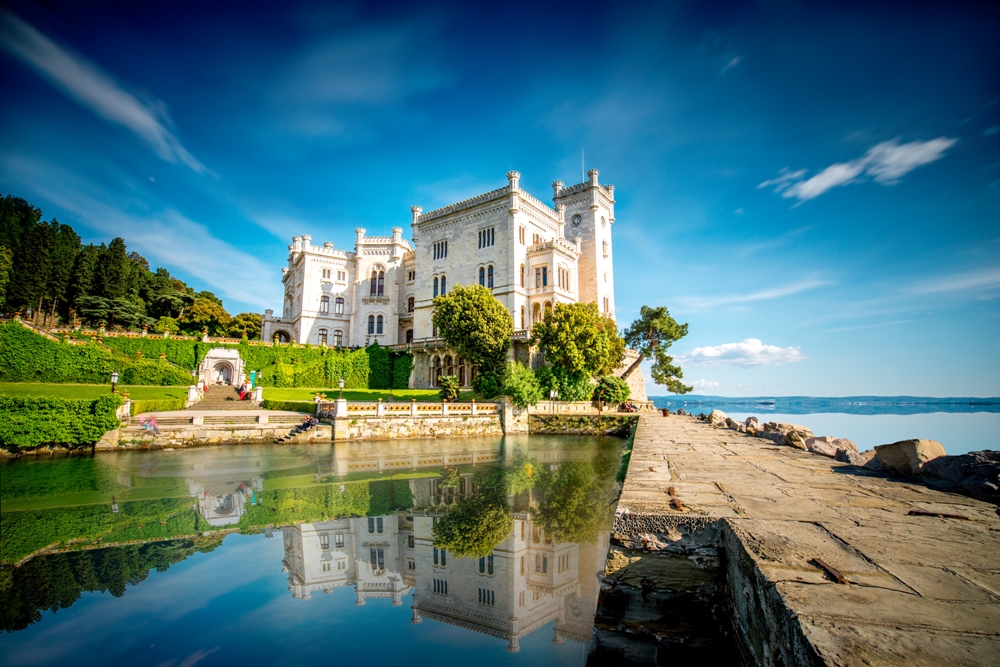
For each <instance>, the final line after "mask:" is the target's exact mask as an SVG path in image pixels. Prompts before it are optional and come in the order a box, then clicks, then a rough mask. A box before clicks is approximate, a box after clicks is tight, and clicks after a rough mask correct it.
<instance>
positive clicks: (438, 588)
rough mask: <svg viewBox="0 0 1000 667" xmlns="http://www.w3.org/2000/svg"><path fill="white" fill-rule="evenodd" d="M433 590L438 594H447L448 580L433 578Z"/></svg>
mask: <svg viewBox="0 0 1000 667" xmlns="http://www.w3.org/2000/svg"><path fill="white" fill-rule="evenodd" d="M434 592H435V593H437V594H438V595H447V594H448V582H447V581H445V580H444V579H435V580H434Z"/></svg>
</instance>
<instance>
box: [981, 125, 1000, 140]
mask: <svg viewBox="0 0 1000 667" xmlns="http://www.w3.org/2000/svg"><path fill="white" fill-rule="evenodd" d="M997 132H1000V127H998V126H996V125H992V126H990V127H988V128H986V129H985V130H983V136H984V137H992V136H993V135H994V134H996V133H997Z"/></svg>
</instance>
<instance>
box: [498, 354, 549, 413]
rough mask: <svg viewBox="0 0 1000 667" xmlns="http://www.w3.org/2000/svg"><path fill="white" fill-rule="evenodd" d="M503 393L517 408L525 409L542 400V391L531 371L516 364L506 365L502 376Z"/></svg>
mask: <svg viewBox="0 0 1000 667" xmlns="http://www.w3.org/2000/svg"><path fill="white" fill-rule="evenodd" d="M503 393H504V394H506V395H507V396H510V397H511V400H512V401H513V402H514V405H516V406H517V407H519V408H526V407H528V406H530V405H534V404H535V403H538V401H540V400H542V389H541V387H540V386H539V385H538V379H537V378H535V374H534V373H532V372H531V369H530V368H528V367H527V366H525V365H523V364H519V363H517V362H514V363H510V364H507V368H505V369H504V375H503Z"/></svg>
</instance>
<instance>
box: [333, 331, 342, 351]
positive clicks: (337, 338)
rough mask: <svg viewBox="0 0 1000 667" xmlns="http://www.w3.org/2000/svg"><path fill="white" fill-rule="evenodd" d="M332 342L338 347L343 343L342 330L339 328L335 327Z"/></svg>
mask: <svg viewBox="0 0 1000 667" xmlns="http://www.w3.org/2000/svg"><path fill="white" fill-rule="evenodd" d="M333 344H334V345H336V346H337V347H340V346H341V345H343V344H344V332H343V331H341V330H340V329H337V330H336V331H334V332H333Z"/></svg>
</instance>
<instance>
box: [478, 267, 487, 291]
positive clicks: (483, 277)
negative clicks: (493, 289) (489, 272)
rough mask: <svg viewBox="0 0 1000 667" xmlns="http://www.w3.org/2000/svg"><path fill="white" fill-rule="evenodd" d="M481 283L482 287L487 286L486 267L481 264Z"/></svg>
mask: <svg viewBox="0 0 1000 667" xmlns="http://www.w3.org/2000/svg"><path fill="white" fill-rule="evenodd" d="M479 285H480V286H481V287H485V286H486V269H484V268H483V267H481V266H480V267H479Z"/></svg>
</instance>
